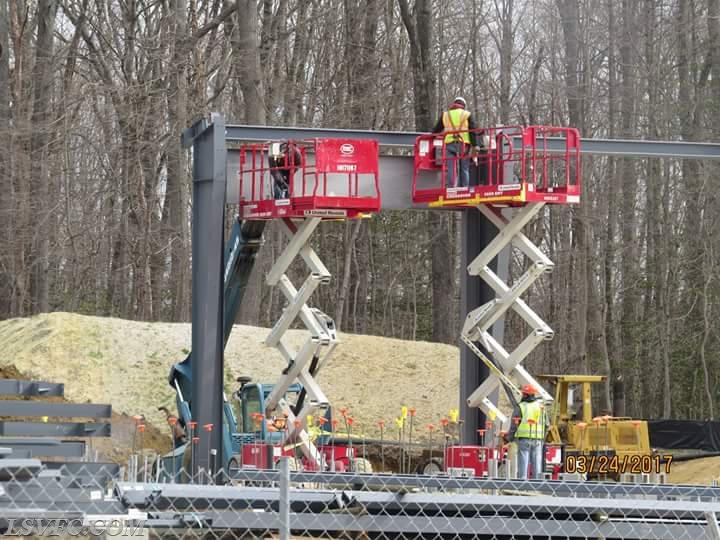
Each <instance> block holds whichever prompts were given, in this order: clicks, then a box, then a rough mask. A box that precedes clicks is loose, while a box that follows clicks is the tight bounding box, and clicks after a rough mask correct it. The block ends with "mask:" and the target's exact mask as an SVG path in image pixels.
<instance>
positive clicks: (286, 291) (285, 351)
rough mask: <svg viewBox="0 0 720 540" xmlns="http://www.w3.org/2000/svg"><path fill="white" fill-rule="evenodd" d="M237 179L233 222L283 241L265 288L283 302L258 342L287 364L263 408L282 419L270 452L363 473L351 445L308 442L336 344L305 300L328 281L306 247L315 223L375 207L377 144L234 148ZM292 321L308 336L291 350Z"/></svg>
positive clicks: (323, 318) (318, 142)
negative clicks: (302, 271) (274, 224)
mask: <svg viewBox="0 0 720 540" xmlns="http://www.w3.org/2000/svg"><path fill="white" fill-rule="evenodd" d="M239 173H240V189H239V203H240V218H241V219H242V220H269V219H278V220H279V221H280V223H281V226H282V228H283V230H284V232H285V233H286V235H287V236H288V238H289V241H288V243H287V245H286V246H285V249H284V251H283V252H282V253H281V254H280V255H279V256H278V257H277V258H276V261H275V264H274V265H273V267H272V268H271V269H270V271H269V272H268V274H267V277H266V282H267V284H268V285H271V286H277V287H278V289H279V290H280V291H281V292H282V293H283V295H284V296H285V298H286V300H287V304H286V306H285V308H284V309H283V313H282V315H281V317H280V318H279V319H278V321H277V322H276V323H275V325H274V326H273V328H272V330H271V331H270V333H269V335H268V336H267V338H266V339H265V344H266V345H267V346H270V347H277V349H278V351H279V352H280V354H281V355H282V356H283V358H284V359H285V361H286V362H287V368H286V369H285V370H284V371H283V373H282V376H281V377H280V378H279V380H278V381H277V382H276V383H275V384H274V385H273V387H272V391H271V392H270V393H269V395H268V396H267V398H266V399H265V400H264V403H263V409H264V416H266V417H268V416H275V415H276V416H277V417H284V418H285V419H287V421H286V430H285V431H284V432H283V435H282V437H283V440H282V443H281V444H280V445H277V444H273V445H271V446H272V447H273V448H272V450H273V452H275V453H277V454H278V455H280V454H283V455H287V454H288V453H290V454H292V453H294V448H296V447H297V448H299V449H300V450H301V451H302V453H303V458H302V459H301V463H302V466H303V467H304V468H305V469H309V470H326V469H331V470H337V469H338V467H339V468H341V469H344V468H346V467H347V465H348V464H349V465H350V468H351V469H353V470H356V471H358V472H359V471H363V472H364V471H367V469H368V466H369V464H368V462H366V461H365V460H360V459H358V458H356V457H355V455H354V453H353V448H352V447H345V446H343V445H331V446H316V445H315V444H314V442H313V441H312V440H311V439H310V437H309V436H308V420H309V419H312V418H313V415H314V414H315V413H316V412H317V411H318V409H320V410H322V409H324V408H325V407H326V406H328V405H329V404H328V400H327V397H326V396H325V394H324V392H323V390H322V389H321V388H320V385H319V384H318V383H317V381H316V380H315V377H317V375H318V372H319V371H320V369H321V368H322V367H323V366H324V365H325V363H326V362H327V360H328V357H329V355H330V354H331V353H332V351H333V349H334V348H335V346H336V344H337V330H336V328H335V323H334V321H333V320H332V319H331V318H330V317H328V316H327V315H326V314H325V313H323V312H322V311H320V310H319V309H317V308H311V307H310V306H308V305H307V303H306V302H307V301H308V300H309V298H310V296H311V295H312V293H313V292H314V291H315V289H316V288H317V287H318V286H320V285H321V284H324V283H328V282H329V281H330V278H331V276H330V272H329V271H328V269H327V268H326V267H325V265H324V264H323V262H322V261H321V260H320V257H318V255H317V254H316V253H315V251H314V250H313V248H312V246H311V245H310V237H311V236H312V233H313V232H314V230H315V228H316V227H317V226H318V225H319V224H320V222H321V221H323V220H344V219H359V218H362V217H367V216H368V215H369V214H371V213H373V212H377V211H378V210H379V209H380V186H379V145H378V142H377V141H376V140H351V139H311V140H303V141H285V142H282V143H281V142H267V143H254V144H245V145H243V146H241V147H240V171H239ZM276 187H280V188H282V189H281V190H280V191H276V189H275V188H276ZM298 257H301V258H302V259H303V261H304V262H305V263H306V264H307V266H308V267H309V269H310V274H309V275H308V276H307V278H306V279H305V281H304V283H303V284H302V285H301V286H300V287H297V288H296V287H295V285H293V284H292V282H291V281H290V278H289V277H288V276H287V274H286V272H287V270H288V268H289V267H290V265H291V264H292V263H293V262H294V260H295V259H296V258H298ZM296 318H300V319H301V320H302V322H303V324H304V325H305V326H306V327H307V329H308V331H309V336H308V337H307V341H305V343H304V345H303V346H302V347H300V348H299V349H297V350H296V349H295V348H294V347H293V345H292V344H291V343H289V342H288V341H286V340H285V339H283V338H284V335H285V333H286V332H287V331H288V330H289V329H290V327H291V326H292V324H293V322H294V321H295V319H296ZM296 383H300V385H302V388H303V390H304V391H305V392H306V399H305V400H304V402H303V407H302V410H301V411H296V412H294V411H293V408H292V407H291V405H290V404H289V403H287V401H286V399H287V397H286V396H287V394H288V391H289V390H290V388H291V387H293V385H295V384H296ZM296 413H297V414H296ZM261 446H262V445H261ZM264 446H265V447H267V446H269V445H267V444H266V445H264Z"/></svg>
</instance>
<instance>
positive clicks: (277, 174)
mask: <svg viewBox="0 0 720 540" xmlns="http://www.w3.org/2000/svg"><path fill="white" fill-rule="evenodd" d="M273 146H274V145H271V149H270V155H269V156H268V161H269V163H270V176H272V178H273V180H274V185H273V194H274V197H275V198H276V199H287V198H288V197H289V196H290V175H291V174H292V173H294V172H295V171H297V170H298V168H299V167H300V165H301V163H302V155H301V154H300V151H299V150H298V149H297V147H296V146H294V145H292V150H293V151H292V155H291V152H290V146H291V145H290V144H289V143H287V142H284V143H282V144H281V145H280V146H279V151H275V152H273Z"/></svg>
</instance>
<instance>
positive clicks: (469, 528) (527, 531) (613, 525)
mask: <svg viewBox="0 0 720 540" xmlns="http://www.w3.org/2000/svg"><path fill="white" fill-rule="evenodd" d="M144 525H145V526H146V527H147V528H151V529H178V530H192V529H195V528H200V527H202V528H203V529H205V530H210V531H212V530H217V531H221V530H222V531H225V530H233V531H247V532H255V533H259V532H264V531H268V532H271V531H277V530H279V529H281V525H282V524H281V523H280V520H279V519H278V516H277V514H274V513H268V512H203V513H201V514H197V513H192V514H187V515H185V516H178V515H177V513H173V514H170V513H168V514H160V515H152V516H150V518H149V519H148V520H147V521H145V522H144ZM290 527H291V533H292V534H293V535H297V536H299V537H300V536H303V535H315V534H319V535H322V534H338V535H341V537H345V536H347V535H348V534H353V533H355V534H357V533H359V534H362V533H370V534H372V535H373V537H374V536H376V535H380V536H379V537H384V535H387V534H390V535H393V536H395V535H402V537H403V538H417V539H424V538H433V539H436V538H438V537H442V536H443V535H447V536H450V537H453V538H478V537H488V538H497V537H498V535H501V536H503V537H504V536H507V537H511V538H525V537H529V538H546V537H547V538H557V537H563V538H567V537H575V538H623V539H624V538H627V539H635V538H637V539H643V540H645V539H647V540H650V539H667V538H702V536H703V534H704V529H705V525H704V524H703V523H690V524H679V523H643V522H636V523H618V522H593V521H585V522H578V521H567V520H566V521H558V520H553V519H549V520H539V519H534V518H530V519H521V518H512V517H500V516H491V517H478V518H467V517H443V518H441V519H438V518H436V517H430V516H402V515H400V516H363V515H360V516H355V515H352V514H321V515H314V514H290ZM460 535H463V536H460Z"/></svg>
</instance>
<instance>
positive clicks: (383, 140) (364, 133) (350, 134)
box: [225, 125, 720, 159]
mask: <svg viewBox="0 0 720 540" xmlns="http://www.w3.org/2000/svg"><path fill="white" fill-rule="evenodd" d="M225 133H226V134H225V140H226V141H230V142H238V143H239V142H252V141H269V140H284V139H313V138H344V139H375V140H377V141H378V142H379V143H380V144H381V145H383V146H395V147H412V146H413V145H414V144H415V139H416V138H417V137H418V136H420V135H423V133H417V132H404V131H371V130H352V129H327V128H298V127H271V126H243V125H228V126H225ZM519 142H520V141H519V139H518V140H517V141H516V143H519ZM563 149H564V148H563V145H562V141H561V140H559V139H553V140H551V141H550V144H549V147H548V150H549V151H554V152H558V151H562V150H563ZM581 153H582V154H585V155H602V156H617V157H655V158H678V159H679V158H689V159H720V144H718V143H706V142H686V141H647V140H632V139H591V138H583V139H581Z"/></svg>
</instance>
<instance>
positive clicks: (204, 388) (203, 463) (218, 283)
mask: <svg viewBox="0 0 720 540" xmlns="http://www.w3.org/2000/svg"><path fill="white" fill-rule="evenodd" d="M182 143H183V145H184V146H185V147H189V146H190V145H192V149H193V199H192V210H193V218H192V299H193V300H192V358H193V362H192V396H191V397H190V398H189V399H188V400H189V401H192V418H193V420H194V421H196V422H197V423H198V424H197V425H198V429H197V430H196V432H195V433H196V434H197V435H198V436H199V437H200V441H199V444H197V445H196V446H195V448H194V452H193V454H194V456H195V464H194V465H195V468H194V471H193V474H197V472H198V471H199V470H200V469H204V470H206V471H208V470H209V469H210V468H211V466H212V465H213V464H212V463H209V456H210V450H211V449H212V450H215V451H216V452H217V457H216V459H215V468H216V469H217V468H218V466H219V465H220V464H223V463H224V459H223V446H222V432H223V399H222V398H223V381H224V379H223V364H224V362H223V356H224V355H223V349H224V346H223V345H224V334H223V328H224V327H223V251H224V244H225V234H224V231H225V223H224V218H225V190H226V165H225V163H226V160H227V151H226V149H225V120H224V119H223V117H222V116H221V115H217V114H214V115H213V116H212V118H211V121H210V122H208V121H207V120H204V119H203V120H201V121H199V122H197V123H196V124H195V125H194V126H193V127H192V128H189V129H188V130H186V131H185V132H184V133H183V138H182ZM208 424H211V425H212V431H210V432H209V433H208V432H206V431H204V429H203V427H204V426H205V425H208ZM213 472H214V471H213Z"/></svg>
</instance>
